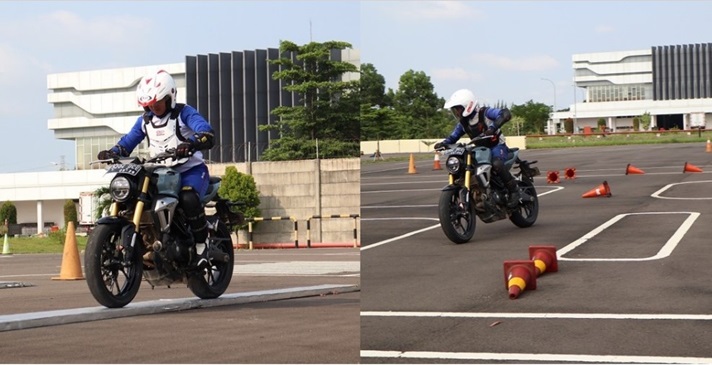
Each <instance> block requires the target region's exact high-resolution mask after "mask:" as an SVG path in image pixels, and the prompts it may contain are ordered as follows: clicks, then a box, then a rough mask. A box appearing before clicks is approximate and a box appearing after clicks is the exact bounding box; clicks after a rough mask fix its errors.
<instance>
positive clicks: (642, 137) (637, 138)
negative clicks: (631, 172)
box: [361, 130, 712, 163]
mask: <svg viewBox="0 0 712 365" xmlns="http://www.w3.org/2000/svg"><path fill="white" fill-rule="evenodd" d="M710 139H712V131H710V130H706V131H703V132H701V133H698V131H697V130H694V131H661V132H631V133H607V134H606V135H605V136H604V135H602V134H592V135H583V134H572V135H542V136H527V142H526V143H527V149H537V148H570V147H600V146H621V145H634V144H662V143H704V142H707V140H710ZM413 156H414V157H413V158H414V159H415V160H417V161H424V160H432V159H433V154H432V153H413ZM401 161H404V162H409V161H410V154H408V153H405V152H404V153H398V154H387V155H386V154H383V159H382V160H374V159H373V157H369V158H368V159H365V158H364V159H362V160H361V163H380V162H401Z"/></svg>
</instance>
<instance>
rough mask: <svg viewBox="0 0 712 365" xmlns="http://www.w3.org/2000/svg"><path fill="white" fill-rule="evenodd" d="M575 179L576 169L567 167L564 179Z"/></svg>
mask: <svg viewBox="0 0 712 365" xmlns="http://www.w3.org/2000/svg"><path fill="white" fill-rule="evenodd" d="M575 178H576V168H574V167H567V168H566V169H564V179H566V180H573V179H575Z"/></svg>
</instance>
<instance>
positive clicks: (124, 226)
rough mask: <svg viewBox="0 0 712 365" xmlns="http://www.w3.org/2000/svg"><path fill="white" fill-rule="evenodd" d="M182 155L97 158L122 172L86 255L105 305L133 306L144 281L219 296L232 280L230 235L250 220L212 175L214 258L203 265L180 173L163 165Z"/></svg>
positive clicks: (208, 204)
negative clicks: (182, 200) (183, 202)
mask: <svg viewBox="0 0 712 365" xmlns="http://www.w3.org/2000/svg"><path fill="white" fill-rule="evenodd" d="M176 158H177V156H176V154H175V150H169V151H166V152H164V153H161V154H159V155H157V156H155V157H154V158H151V159H148V160H146V159H141V158H135V157H134V158H121V157H119V156H112V157H111V158H110V159H108V160H99V161H95V162H93V163H107V164H108V166H107V169H106V174H111V173H114V174H115V176H114V177H113V178H112V180H111V183H110V185H109V194H110V196H111V206H110V207H109V214H108V215H107V216H104V217H102V218H100V219H99V220H98V221H97V222H96V226H95V228H94V229H93V230H92V231H91V233H90V235H89V238H88V240H87V246H86V250H85V256H84V272H85V276H86V282H87V284H88V286H89V290H90V291H91V294H92V295H93V296H94V299H96V301H97V302H99V303H100V304H101V305H103V306H105V307H108V308H121V307H124V306H126V305H127V304H129V303H130V302H131V301H132V300H133V299H134V298H135V297H136V294H137V293H138V290H139V287H140V285H141V279H142V278H145V280H146V281H147V282H148V283H149V284H150V285H151V286H152V287H156V286H164V285H165V286H168V287H170V285H171V284H173V283H185V284H187V286H188V288H189V289H190V290H191V292H192V293H193V294H195V295H196V296H197V297H199V298H201V299H212V298H217V297H219V296H220V295H222V294H223V293H224V292H225V290H226V289H227V287H228V285H229V284H230V281H231V279H232V273H233V266H234V260H235V255H234V249H233V245H232V239H231V237H230V233H231V232H232V228H233V227H234V226H236V225H239V224H240V223H241V222H242V221H243V219H244V216H243V215H242V214H241V213H240V212H239V211H238V212H235V211H234V207H235V206H239V205H242V203H240V202H232V201H228V200H226V199H222V198H220V196H219V195H218V188H219V187H220V181H221V179H220V178H219V177H215V176H211V177H210V184H209V187H208V189H207V192H206V194H205V197H204V198H203V199H202V204H203V206H204V207H205V208H214V212H215V213H214V214H207V213H206V218H207V221H208V231H209V233H208V237H209V239H208V247H206V249H207V250H208V258H209V260H208V264H207V265H201V266H200V267H198V266H196V264H195V261H197V260H194V256H195V255H196V254H195V250H194V248H193V247H194V244H193V234H192V232H191V229H190V226H189V225H188V222H187V220H186V217H185V215H184V212H183V210H182V209H181V208H180V207H178V194H179V193H180V189H181V184H180V174H179V173H178V172H176V171H175V170H174V169H172V168H171V167H167V166H165V165H163V164H161V163H160V162H161V161H164V160H167V159H176Z"/></svg>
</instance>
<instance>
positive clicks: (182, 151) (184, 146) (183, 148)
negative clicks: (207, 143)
mask: <svg viewBox="0 0 712 365" xmlns="http://www.w3.org/2000/svg"><path fill="white" fill-rule="evenodd" d="M194 150H195V148H194V147H193V143H192V142H183V143H181V144H179V145H178V148H176V156H178V157H188V156H192V155H193V151H194Z"/></svg>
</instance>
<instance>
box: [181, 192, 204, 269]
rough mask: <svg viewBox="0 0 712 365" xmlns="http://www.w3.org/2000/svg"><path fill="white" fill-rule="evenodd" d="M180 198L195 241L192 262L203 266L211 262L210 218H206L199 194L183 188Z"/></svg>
mask: <svg viewBox="0 0 712 365" xmlns="http://www.w3.org/2000/svg"><path fill="white" fill-rule="evenodd" d="M180 198H181V203H182V204H183V210H184V211H185V217H186V219H187V220H188V225H189V226H190V229H191V231H193V240H194V241H195V255H194V256H193V260H191V263H194V264H195V266H196V267H203V266H205V265H207V264H208V263H209V260H208V251H209V249H208V220H207V219H206V218H205V209H204V208H203V205H202V204H201V203H200V199H199V198H198V194H196V193H195V191H193V190H182V191H181V193H180Z"/></svg>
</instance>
